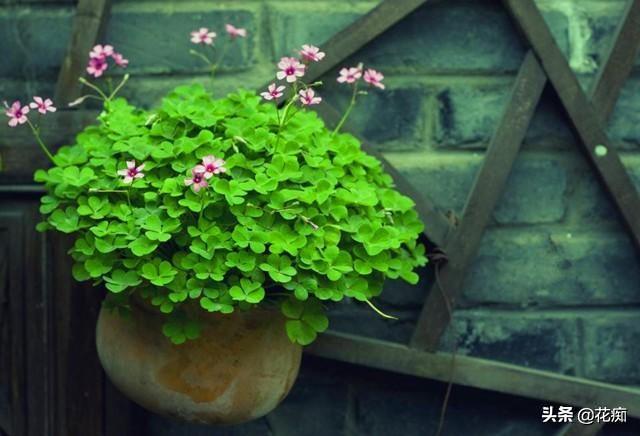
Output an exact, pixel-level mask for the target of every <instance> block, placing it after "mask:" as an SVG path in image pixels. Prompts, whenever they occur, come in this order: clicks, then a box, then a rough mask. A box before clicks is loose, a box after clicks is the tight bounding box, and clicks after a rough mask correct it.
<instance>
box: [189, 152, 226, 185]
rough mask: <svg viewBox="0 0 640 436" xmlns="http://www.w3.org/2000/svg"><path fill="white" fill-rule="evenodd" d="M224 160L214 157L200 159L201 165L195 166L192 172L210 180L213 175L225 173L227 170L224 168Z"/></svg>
mask: <svg viewBox="0 0 640 436" xmlns="http://www.w3.org/2000/svg"><path fill="white" fill-rule="evenodd" d="M224 164H225V162H224V160H222V159H220V158H217V157H215V156H212V155H209V156H205V157H203V158H202V165H196V166H195V168H194V169H193V171H194V172H197V173H200V174H202V175H203V176H204V178H205V179H210V178H211V177H213V175H214V174H220V173H226V172H227V169H226V168H225V167H224Z"/></svg>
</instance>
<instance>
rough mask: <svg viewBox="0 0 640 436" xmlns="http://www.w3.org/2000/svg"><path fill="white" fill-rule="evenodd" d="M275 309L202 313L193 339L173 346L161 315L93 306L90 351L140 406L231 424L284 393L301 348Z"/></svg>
mask: <svg viewBox="0 0 640 436" xmlns="http://www.w3.org/2000/svg"><path fill="white" fill-rule="evenodd" d="M284 322H285V320H284V317H283V316H282V315H281V314H280V313H279V312H278V311H276V310H269V309H261V308H257V309H253V310H250V311H246V312H243V311H240V310H237V311H236V312H234V313H232V314H228V315H225V314H219V313H216V314H207V315H206V316H205V317H203V318H202V333H201V336H200V337H199V338H198V339H195V340H188V341H187V342H185V343H184V344H181V345H174V344H172V343H171V342H170V341H169V339H167V338H166V337H165V336H164V335H163V333H162V318H161V317H160V316H159V314H157V313H155V312H153V311H152V310H149V309H147V308H144V307H139V306H135V307H134V308H133V313H132V314H131V316H126V317H125V316H122V315H120V314H118V313H116V312H113V311H111V310H108V309H105V308H104V307H103V308H102V310H101V311H100V316H99V318H98V325H97V330H96V342H97V348H98V355H99V357H100V361H101V363H102V366H103V367H104V369H105V372H106V373H107V375H108V376H109V378H110V379H111V381H112V382H113V383H114V385H116V387H118V388H119V389H120V390H121V391H122V392H123V393H124V394H125V395H127V396H128V397H129V398H131V399H132V400H133V401H135V402H136V403H138V404H140V405H141V406H142V407H144V408H146V409H148V410H150V411H152V412H155V413H159V414H162V415H166V416H171V417H174V418H178V419H181V420H185V421H190V422H200V423H208V424H238V423H242V422H246V421H249V420H252V419H256V418H259V417H261V416H264V415H266V414H267V413H269V412H270V411H271V410H273V409H274V408H275V407H276V406H277V405H278V404H279V403H280V402H281V401H282V400H283V399H284V397H285V396H286V395H287V394H288V392H289V390H290V389H291V387H292V385H293V383H294V381H295V379H296V377H297V375H298V369H299V367H300V359H301V354H302V348H301V347H300V346H299V345H297V344H293V343H291V341H290V340H289V338H288V337H287V335H286V333H285V328H284Z"/></svg>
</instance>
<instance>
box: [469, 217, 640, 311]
mask: <svg viewBox="0 0 640 436" xmlns="http://www.w3.org/2000/svg"><path fill="white" fill-rule="evenodd" d="M638 283H640V268H639V265H638V262H637V258H636V256H635V252H634V249H633V246H632V245H631V242H630V240H629V238H628V236H627V235H626V234H624V233H609V232H606V233H605V232H601V233H596V232H571V231H570V230H567V231H566V232H563V233H560V232H546V231H544V230H535V231H534V230H530V231H523V230H522V229H513V230H491V231H489V232H487V233H486V234H485V236H484V238H483V240H482V244H481V246H480V251H479V253H478V257H477V258H476V260H475V261H474V262H473V265H472V267H471V270H470V272H469V275H468V276H467V279H466V281H465V285H464V300H465V302H466V304H469V305H472V304H478V303H484V304H487V303H491V304H508V305H514V306H540V307H545V306H563V305H566V306H593V305H612V304H631V303H638V302H640V293H638Z"/></svg>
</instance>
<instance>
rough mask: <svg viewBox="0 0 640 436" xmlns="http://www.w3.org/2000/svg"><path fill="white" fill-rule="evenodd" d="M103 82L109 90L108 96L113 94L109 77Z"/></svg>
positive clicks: (111, 80)
mask: <svg viewBox="0 0 640 436" xmlns="http://www.w3.org/2000/svg"><path fill="white" fill-rule="evenodd" d="M105 81H106V82H107V89H108V90H109V94H113V79H111V77H107V78H106V80H105Z"/></svg>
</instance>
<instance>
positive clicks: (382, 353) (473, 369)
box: [306, 332, 640, 417]
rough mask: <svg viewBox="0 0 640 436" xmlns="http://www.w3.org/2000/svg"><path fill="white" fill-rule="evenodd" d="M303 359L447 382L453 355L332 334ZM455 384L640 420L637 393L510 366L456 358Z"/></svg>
mask: <svg viewBox="0 0 640 436" xmlns="http://www.w3.org/2000/svg"><path fill="white" fill-rule="evenodd" d="M306 351H307V353H309V354H312V355H314V356H320V357H325V358H330V359H336V360H339V361H342V362H348V363H352V364H356V365H365V366H368V367H371V368H377V369H383V370H386V371H392V372H396V373H400V374H408V375H413V376H416V377H422V378H428V379H433V380H439V381H443V382H448V381H449V379H450V377H451V354H449V353H431V352H425V351H420V350H416V349H414V348H410V347H407V346H406V345H401V344H396V343H393V342H386V341H379V340H376V339H369V338H362V337H357V336H352V335H346V334H340V333H335V332H329V333H325V334H323V335H322V336H320V337H319V338H318V339H317V340H316V342H314V343H313V344H312V345H310V346H309V347H308V348H307V349H306ZM452 381H453V383H455V384H458V385H463V386H470V387H474V388H479V389H486V390H491V391H495V392H502V393H506V394H512V395H519V396H524V397H528V398H535V399H538V400H545V401H550V402H554V403H559V404H563V405H573V406H581V407H594V405H597V406H606V407H619V406H620V405H623V406H624V407H626V408H627V410H628V415H629V416H633V417H640V389H634V388H629V387H624V386H617V385H612V384H609V383H601V382H596V381H592V380H586V379H582V378H578V377H570V376H566V375H561V374H556V373H553V372H549V371H540V370H535V369H529V368H524V367H521V366H517V365H511V364H508V363H502V362H497V361H493V360H486V359H480V358H477V357H469V356H461V355H458V356H456V370H455V372H454V373H453V379H452Z"/></svg>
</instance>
